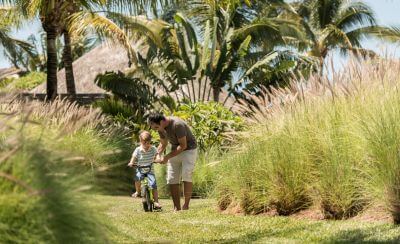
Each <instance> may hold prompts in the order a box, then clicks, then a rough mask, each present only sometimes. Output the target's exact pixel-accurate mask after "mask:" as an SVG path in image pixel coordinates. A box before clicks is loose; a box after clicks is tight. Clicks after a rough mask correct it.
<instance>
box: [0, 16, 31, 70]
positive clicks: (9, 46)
mask: <svg viewBox="0 0 400 244" xmlns="http://www.w3.org/2000/svg"><path fill="white" fill-rule="evenodd" d="M20 21H21V20H20V19H19V18H18V14H17V13H16V11H15V9H11V8H0V45H1V46H2V47H3V48H4V53H5V55H6V57H8V58H9V59H10V61H11V62H12V64H13V65H14V67H15V68H20V67H19V65H20V63H24V60H23V58H22V57H23V56H24V55H25V54H26V55H29V56H33V55H34V54H33V47H32V45H30V44H29V43H28V42H25V41H22V40H19V39H15V38H13V37H11V36H10V32H11V28H12V27H18V26H19V24H20ZM23 65H24V64H23Z"/></svg>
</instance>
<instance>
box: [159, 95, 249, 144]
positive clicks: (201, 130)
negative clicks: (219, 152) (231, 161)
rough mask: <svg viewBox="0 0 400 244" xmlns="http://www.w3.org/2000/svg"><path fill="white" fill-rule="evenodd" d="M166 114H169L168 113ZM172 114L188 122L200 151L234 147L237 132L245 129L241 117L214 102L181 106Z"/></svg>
mask: <svg viewBox="0 0 400 244" xmlns="http://www.w3.org/2000/svg"><path fill="white" fill-rule="evenodd" d="M166 114H169V112H168V111H166ZM172 114H173V115H174V116H177V117H180V118H181V119H183V120H185V121H187V122H188V124H189V125H190V126H191V128H192V130H193V133H194V135H195V137H196V140H197V143H198V146H199V149H200V150H203V151H204V150H207V149H210V148H213V147H216V148H220V149H223V148H224V147H228V146H230V145H232V143H233V142H235V137H234V135H235V132H238V131H240V130H242V129H243V128H244V123H243V121H242V119H241V118H240V117H239V116H237V115H235V114H234V113H233V112H231V111H230V110H229V109H227V108H225V107H224V106H222V105H221V104H218V103H214V102H207V103H203V102H198V103H190V104H181V105H180V106H178V107H177V109H176V111H174V112H173V113H172Z"/></svg>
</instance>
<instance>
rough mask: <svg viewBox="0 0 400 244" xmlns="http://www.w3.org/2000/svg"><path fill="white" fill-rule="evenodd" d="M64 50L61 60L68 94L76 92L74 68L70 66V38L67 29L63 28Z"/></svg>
mask: <svg viewBox="0 0 400 244" xmlns="http://www.w3.org/2000/svg"><path fill="white" fill-rule="evenodd" d="M63 34H64V50H63V61H64V69H65V81H66V85H67V93H68V94H70V95H75V94H76V88H75V78H74V69H73V67H72V62H73V60H72V48H71V38H70V36H69V33H68V31H67V30H64V32H63Z"/></svg>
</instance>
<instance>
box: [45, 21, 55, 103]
mask: <svg viewBox="0 0 400 244" xmlns="http://www.w3.org/2000/svg"><path fill="white" fill-rule="evenodd" d="M46 34H47V36H46V41H47V89H46V94H47V99H49V100H53V99H55V98H56V97H57V49H56V37H57V31H56V28H55V27H52V28H47V31H46Z"/></svg>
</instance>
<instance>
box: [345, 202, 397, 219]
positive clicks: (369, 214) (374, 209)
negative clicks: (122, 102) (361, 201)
mask: <svg viewBox="0 0 400 244" xmlns="http://www.w3.org/2000/svg"><path fill="white" fill-rule="evenodd" d="M351 219H352V220H357V221H363V222H383V223H393V220H392V216H391V215H390V213H389V212H388V211H387V210H386V208H385V207H384V206H383V205H375V206H371V207H369V208H367V209H365V210H364V211H363V212H362V213H360V214H358V215H357V216H355V217H353V218H351Z"/></svg>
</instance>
